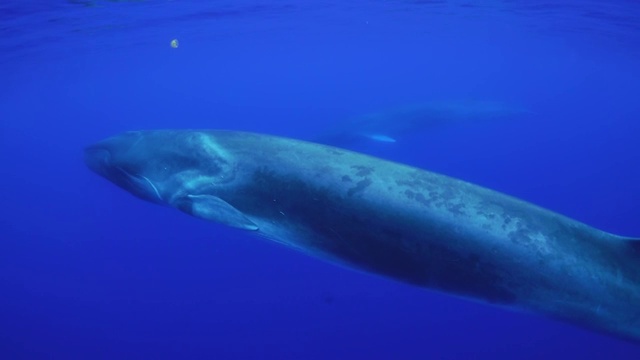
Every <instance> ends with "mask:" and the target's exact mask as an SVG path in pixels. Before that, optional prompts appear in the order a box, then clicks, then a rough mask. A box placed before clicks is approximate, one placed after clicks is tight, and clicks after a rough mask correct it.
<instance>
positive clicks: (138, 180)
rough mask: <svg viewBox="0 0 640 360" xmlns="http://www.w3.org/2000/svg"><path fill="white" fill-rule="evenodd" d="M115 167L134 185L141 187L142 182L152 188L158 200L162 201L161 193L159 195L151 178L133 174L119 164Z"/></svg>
mask: <svg viewBox="0 0 640 360" xmlns="http://www.w3.org/2000/svg"><path fill="white" fill-rule="evenodd" d="M115 168H116V169H117V170H118V171H120V172H121V173H122V174H123V175H124V176H125V177H126V178H127V179H129V181H131V182H132V183H133V184H134V185H135V186H136V187H138V188H140V189H142V188H144V186H143V184H146V185H148V186H149V187H150V188H151V189H152V190H153V193H154V194H155V196H156V197H157V198H158V200H160V201H161V202H162V201H164V199H163V198H162V195H160V191H159V190H158V188H157V187H156V186H155V184H154V183H153V182H152V181H151V180H149V178H147V177H146V176H143V175H133V174H131V173H129V172H128V171H126V170H125V169H123V168H122V167H120V166H116V167H115Z"/></svg>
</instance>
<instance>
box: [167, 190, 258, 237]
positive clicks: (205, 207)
mask: <svg viewBox="0 0 640 360" xmlns="http://www.w3.org/2000/svg"><path fill="white" fill-rule="evenodd" d="M173 205H174V206H175V207H176V208H178V209H180V210H182V211H184V212H186V213H187V214H189V215H192V216H195V217H197V218H200V219H204V220H208V221H214V222H217V223H220V224H224V225H228V226H231V227H235V228H238V229H243V230H258V226H257V225H256V224H254V223H253V222H252V221H251V220H249V219H247V217H246V216H244V214H243V213H242V212H241V211H240V210H238V209H236V208H234V207H233V206H231V205H230V204H229V203H228V202H226V201H224V200H222V199H220V198H219V197H216V196H213V195H186V196H182V197H180V198H178V199H177V200H176V201H175V202H174V204H173Z"/></svg>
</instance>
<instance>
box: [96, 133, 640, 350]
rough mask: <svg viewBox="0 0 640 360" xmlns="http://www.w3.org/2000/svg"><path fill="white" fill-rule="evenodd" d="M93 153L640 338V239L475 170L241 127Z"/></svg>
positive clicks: (352, 251) (220, 212) (355, 250)
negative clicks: (458, 172)
mask: <svg viewBox="0 0 640 360" xmlns="http://www.w3.org/2000/svg"><path fill="white" fill-rule="evenodd" d="M85 162H86V164H87V165H88V167H89V168H91V169H92V170H93V171H95V172H96V173H98V174H100V175H102V176H104V177H105V178H107V179H109V180H110V181H112V182H113V183H115V184H116V185H118V186H120V187H122V188H124V189H125V190H128V191H129V192H131V193H132V194H134V195H136V196H138V197H140V198H142V199H145V200H148V201H151V202H154V203H158V204H163V205H168V206H171V207H174V208H177V209H179V210H181V211H183V212H185V213H187V214H190V215H193V216H195V217H198V218H201V219H205V220H209V221H213V222H218V223H222V224H226V225H229V226H232V227H236V228H239V229H244V230H247V231H251V232H253V233H254V234H256V235H259V236H262V237H265V238H268V239H270V240H273V241H276V242H278V243H281V244H283V245H286V246H289V247H292V248H294V249H297V250H300V251H302V252H304V253H306V254H309V255H313V256H316V257H319V258H322V259H326V260H329V261H333V262H337V263H340V264H344V265H348V266H350V267H353V268H356V269H360V270H364V271H368V272H372V273H376V274H381V275H385V276H388V277H391V278H394V279H397V280H401V281H404V282H408V283H411V284H415V285H418V286H421V287H425V288H429V289H434V290H438V291H444V292H447V293H450V294H454V295H457V296H461V297H466V298H472V299H476V300H480V301H484V302H487V303H491V304H495V305H498V306H503V307H508V308H517V309H525V310H530V311H535V312H538V313H542V314H545V315H547V316H549V317H552V318H555V319H561V320H565V321H568V322H571V323H573V324H577V325H581V326H584V327H588V328H591V329H595V330H600V331H603V332H607V333H610V334H615V335H617V336H619V337H623V338H627V339H632V340H634V341H638V340H640V241H638V240H636V239H629V238H622V237H619V236H615V235H611V234H608V233H605V232H603V231H600V230H597V229H594V228H592V227H589V226H587V225H584V224H582V223H579V222H577V221H574V220H571V219H569V218H567V217H564V216H562V215H559V214H556V213H553V212H551V211H548V210H544V209H542V208H540V207H537V206H534V205H531V204H528V203H526V202H524V201H521V200H518V199H515V198H513V197H509V196H507V195H503V194H500V193H498V192H495V191H492V190H488V189H485V188H482V187H479V186H476V185H472V184H469V183H467V182H464V181H461V180H457V179H453V178H450V177H447V176H443V175H438V174H434V173H431V172H428V171H424V170H420V169H417V168H413V167H410V166H406V165H402V164H397V163H393V162H390V161H385V160H381V159H377V158H374V157H370V156H367V155H363V154H359V153H355V152H351V151H346V150H342V149H339V148H334V147H330V146H324V145H319V144H314V143H309V142H303V141H298V140H293V139H288V138H281V137H274V136H268V135H261V134H253V133H242V132H232V131H188V130H184V131H182V130H175V131H172V130H164V131H137V132H128V133H125V134H122V135H118V136H115V137H111V138H108V139H106V140H104V141H101V142H99V143H97V144H95V145H92V146H89V147H88V148H86V150H85ZM425 311H428V310H425Z"/></svg>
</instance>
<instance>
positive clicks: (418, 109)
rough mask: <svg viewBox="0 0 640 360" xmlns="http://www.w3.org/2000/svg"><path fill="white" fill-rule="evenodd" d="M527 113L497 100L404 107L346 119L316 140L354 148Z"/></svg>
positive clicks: (514, 117) (415, 104) (446, 102)
mask: <svg viewBox="0 0 640 360" xmlns="http://www.w3.org/2000/svg"><path fill="white" fill-rule="evenodd" d="M528 112H529V111H528V110H526V109H525V108H523V107H520V106H516V105H513V104H508V103H503V102H498V101H480V100H456V101H453V100H450V101H429V102H422V103H414V104H404V105H402V106H397V107H394V108H390V109H384V110H381V111H377V112H371V113H366V114H362V115H358V116H355V117H352V118H348V119H345V120H344V121H340V122H338V123H337V124H335V125H334V126H333V127H330V128H329V129H327V130H326V131H325V132H322V133H320V134H318V135H317V136H316V137H315V138H314V139H313V141H314V142H319V143H322V144H327V145H333V146H340V147H346V148H354V147H356V146H355V145H358V144H360V143H368V142H373V143H396V142H399V141H401V140H402V139H403V138H405V137H406V136H407V135H411V134H416V133H422V132H425V131H431V130H433V129H434V128H438V127H444V126H451V125H457V124H462V123H486V124H488V123H491V122H494V121H504V120H507V119H509V120H515V119H519V118H522V117H524V116H525V115H526V114H528Z"/></svg>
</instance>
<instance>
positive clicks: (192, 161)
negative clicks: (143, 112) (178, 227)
mask: <svg viewBox="0 0 640 360" xmlns="http://www.w3.org/2000/svg"><path fill="white" fill-rule="evenodd" d="M84 160H85V163H86V165H87V166H88V167H89V168H90V169H91V170H93V171H94V172H96V173H97V174H99V175H101V176H103V177H104V178H106V179H107V180H109V181H111V182H113V183H114V184H115V185H117V186H119V187H121V188H123V189H125V190H127V191H128V192H130V193H131V194H133V195H135V196H137V197H139V198H142V199H144V200H147V201H151V202H154V203H158V204H163V205H169V206H173V207H175V208H178V209H180V210H182V211H184V212H186V213H188V214H190V215H193V216H196V217H199V218H203V219H206V220H211V221H216V222H221V223H224V224H228V225H231V226H235V227H240V228H243V229H253V230H255V229H257V227H256V226H255V225H254V224H253V223H252V222H251V221H249V220H248V219H246V218H245V217H244V216H243V215H242V214H241V212H240V211H238V210H237V209H235V208H234V207H233V206H232V205H231V204H229V203H227V202H226V201H225V200H224V198H225V196H224V195H225V193H226V194H228V193H229V191H230V189H232V188H233V187H234V184H235V182H234V180H235V179H236V172H237V169H238V166H237V164H236V162H235V161H234V160H233V157H232V156H230V154H229V152H228V151H226V150H225V149H224V148H223V147H222V146H220V145H219V144H218V143H217V142H216V139H215V136H214V135H213V134H212V133H207V132H200V131H169V130H154V131H130V132H126V133H123V134H120V135H116V136H113V137H110V138H107V139H105V140H102V141H100V142H98V143H95V144H93V145H91V146H88V147H86V148H85V150H84Z"/></svg>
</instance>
